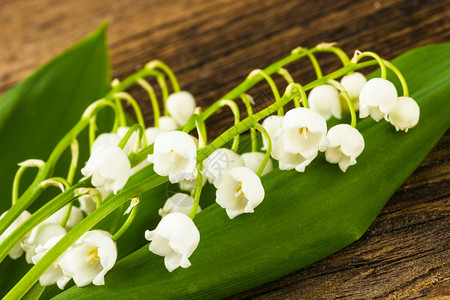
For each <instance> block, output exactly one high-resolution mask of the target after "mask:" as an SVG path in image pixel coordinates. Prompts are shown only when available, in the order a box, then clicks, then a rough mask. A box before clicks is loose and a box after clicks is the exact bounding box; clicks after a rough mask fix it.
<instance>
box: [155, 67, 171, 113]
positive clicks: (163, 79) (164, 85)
mask: <svg viewBox="0 0 450 300" xmlns="http://www.w3.org/2000/svg"><path fill="white" fill-rule="evenodd" d="M156 81H157V82H158V85H159V88H160V89H161V94H162V98H163V106H164V115H165V116H168V115H169V111H168V110H167V98H168V97H169V88H168V87H167V82H166V77H165V76H164V74H161V75H160V76H158V77H156Z"/></svg>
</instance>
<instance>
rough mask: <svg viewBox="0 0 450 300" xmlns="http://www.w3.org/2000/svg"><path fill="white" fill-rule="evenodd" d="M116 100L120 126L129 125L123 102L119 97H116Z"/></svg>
mask: <svg viewBox="0 0 450 300" xmlns="http://www.w3.org/2000/svg"><path fill="white" fill-rule="evenodd" d="M114 102H115V103H116V110H117V114H118V119H119V125H120V126H127V120H126V118H125V110H124V109H123V106H122V102H121V101H120V99H119V98H116V97H115V98H114Z"/></svg>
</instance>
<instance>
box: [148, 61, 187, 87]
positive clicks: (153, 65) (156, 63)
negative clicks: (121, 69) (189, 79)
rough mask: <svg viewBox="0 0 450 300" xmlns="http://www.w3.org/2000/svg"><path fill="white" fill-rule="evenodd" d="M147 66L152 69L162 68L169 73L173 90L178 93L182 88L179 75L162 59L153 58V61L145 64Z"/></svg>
mask: <svg viewBox="0 0 450 300" xmlns="http://www.w3.org/2000/svg"><path fill="white" fill-rule="evenodd" d="M145 68H146V69H150V70H154V69H161V70H162V71H163V72H164V73H166V74H167V77H169V80H170V83H171V84H172V89H173V92H174V93H178V92H179V91H180V90H181V89H180V85H179V83H178V80H177V77H176V76H175V74H173V72H172V69H170V68H169V66H168V65H166V64H165V63H163V62H162V61H160V60H152V61H151V62H149V63H147V64H146V65H145Z"/></svg>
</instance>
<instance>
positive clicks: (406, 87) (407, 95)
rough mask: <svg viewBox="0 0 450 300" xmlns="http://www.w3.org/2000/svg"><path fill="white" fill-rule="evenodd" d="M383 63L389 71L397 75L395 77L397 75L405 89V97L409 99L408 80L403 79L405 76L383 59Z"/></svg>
mask: <svg viewBox="0 0 450 300" xmlns="http://www.w3.org/2000/svg"><path fill="white" fill-rule="evenodd" d="M383 62H384V64H385V65H386V66H387V67H388V68H389V69H391V70H392V71H393V72H394V73H395V75H397V77H398V79H399V80H400V83H401V84H402V89H403V96H405V97H409V91H408V85H407V84H406V80H405V77H403V74H402V73H401V72H400V71H399V69H397V67H396V66H394V65H393V64H392V63H391V62H390V61H388V60H385V59H383Z"/></svg>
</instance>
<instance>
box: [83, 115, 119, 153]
mask: <svg viewBox="0 0 450 300" xmlns="http://www.w3.org/2000/svg"><path fill="white" fill-rule="evenodd" d="M96 131H97V116H93V117H92V118H91V119H90V120H89V149H92V145H94V142H95V132H96ZM113 132H117V128H114V130H113Z"/></svg>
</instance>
